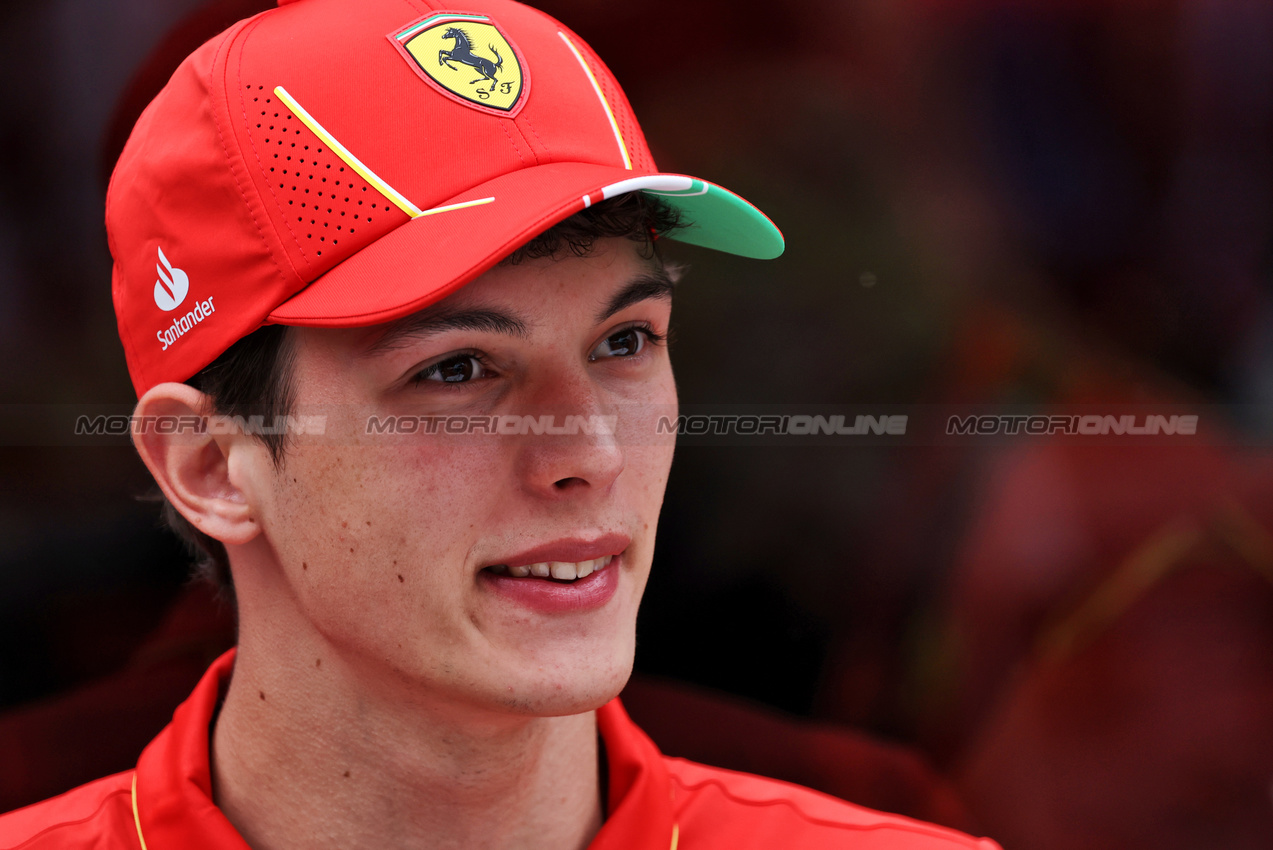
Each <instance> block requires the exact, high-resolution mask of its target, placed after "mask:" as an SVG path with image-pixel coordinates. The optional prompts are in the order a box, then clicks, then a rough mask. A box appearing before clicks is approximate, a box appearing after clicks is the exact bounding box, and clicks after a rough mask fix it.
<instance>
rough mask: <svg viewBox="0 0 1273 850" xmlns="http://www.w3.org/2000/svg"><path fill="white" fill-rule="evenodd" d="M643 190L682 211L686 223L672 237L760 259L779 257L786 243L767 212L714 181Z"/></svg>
mask: <svg viewBox="0 0 1273 850" xmlns="http://www.w3.org/2000/svg"><path fill="white" fill-rule="evenodd" d="M643 191H644V192H645V193H646V194H647V195H650V196H652V197H655V198H658V199H659V200H661V201H664V202H666V203H667V204H669V205H670V206H673V207H675V208H676V209H677V210H679V211H680V213H681V223H682V224H683V225H685V226H683V227H680V228H677V229H676V230H674V231H672V232H671V233H669V234H667V238H668V239H673V240H675V241H677V242H684V243H686V244H688V245H700V246H702V247H704V248H713V249H715V250H717V251H725V252H726V253H729V254H737V255H738V256H740V257H750V258H752V259H756V260H772V259H774V258H775V257H779V256H781V255H782V252H783V248H784V247H785V246H786V242H785V240H784V239H783V238H782V232H781V231H779V230H778V228H777V227H776V226H774V223H773V222H772V221H770V220H769V218H768V217H767V216H766V215H765V214H764V213H762V212H761V211H760V210H758V209H756V208H755V207H754V206H752V205H751V204H750V203H748V202H747V201H745V200H743V199H742V198H740V197H739V196H737V195H735V194H734V193H733V192H731V191H729V190H728V189H723V188H721V187H720V186H717V185H715V184H713V183H708V182H706V181H704V180H695V181H694V185H693V186H692V187H690V188H689V189H686V190H684V191H659V190H653V189H645V190H643Z"/></svg>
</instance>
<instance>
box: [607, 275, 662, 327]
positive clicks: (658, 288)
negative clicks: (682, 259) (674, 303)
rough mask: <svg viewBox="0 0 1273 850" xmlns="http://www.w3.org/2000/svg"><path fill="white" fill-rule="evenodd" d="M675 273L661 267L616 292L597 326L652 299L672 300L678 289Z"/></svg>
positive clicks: (635, 279) (608, 302)
mask: <svg viewBox="0 0 1273 850" xmlns="http://www.w3.org/2000/svg"><path fill="white" fill-rule="evenodd" d="M674 273H675V272H674V271H669V270H668V269H666V268H664V267H662V266H660V267H659V268H657V269H652V270H650V271H649V272H647V273H646V274H643V275H641V276H640V277H637V278H633V279H632V280H631V281H630V282H629V283H628V285H627V286H625V287H623V289H620V290H619V291H618V292H616V293H615V294H614V295H613V296H612V297H611V298H610V300H609V301H607V302H606V306H605V307H603V308H601V312H599V313H597V324H601V323H602V322H604V321H605V320H606V319H608V318H610V317H611V316H613V315H614V314H615V313H617V312H619V311H620V310H623V309H626V308H628V307H631V306H632V305H633V304H637V303H640V302H641V301H645V300H648V299H650V298H662V299H666V300H671V298H672V292H673V291H675V289H676V280H675V278H674V277H673V274H674Z"/></svg>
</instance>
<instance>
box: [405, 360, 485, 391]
mask: <svg viewBox="0 0 1273 850" xmlns="http://www.w3.org/2000/svg"><path fill="white" fill-rule="evenodd" d="M485 376H486V367H485V366H483V365H482V361H481V360H480V359H479V358H478V357H477V356H476V355H473V354H457V355H456V356H454V357H448V358H447V359H446V360H442V361H439V362H437V363H434V364H433V365H432V366H426V367H425V368H424V369H421V370H420V372H419V373H418V374H417V375H416V376H415V381H416V382H421V381H439V382H442V383H447V384H462V383H465V382H466V381H472V380H476V379H477V378H482V377H485Z"/></svg>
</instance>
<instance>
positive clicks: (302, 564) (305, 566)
mask: <svg viewBox="0 0 1273 850" xmlns="http://www.w3.org/2000/svg"><path fill="white" fill-rule="evenodd" d="M301 569H302V570H308V569H309V564H307V563H305V562H304V561H301Z"/></svg>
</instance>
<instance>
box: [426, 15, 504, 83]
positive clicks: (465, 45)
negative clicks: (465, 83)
mask: <svg viewBox="0 0 1273 850" xmlns="http://www.w3.org/2000/svg"><path fill="white" fill-rule="evenodd" d="M442 37H443V38H452V39H455V46H454V47H452V48H451V49H450V50H439V51H438V64H439V65H445V66H447V67H448V68H450V69H451V70H452V71H455V70H458V69H457V68H456V67H455V66H454V65H452V64H451V63H452V62H462V63H464V64H465V65H472V66H473V67H474V68H476V69H477V72H478V73H479V74H481V75H482V76H480V77H478V78H477V79H476V80H472V81H470V82H469V85H473V83H480V82H482V80H490V81H491V88H490V90H491V91H495V86H496V84H497V83H498V80H496V79H495V75H496V74H498V73H499V72H500V70H501V69H502V68H503V67H504V57H503V56H500V55H499V51H498V50H496V49H495V45H493V44H488V45H487V47H489V48H490V51H491V52H492V53H494V54H495V58H496V59H497V60H498V61H496V62H492V61H491V60H489V59H486V58H483V57H481V56H477V55H474V53H473V41H472V40H471V39H470V38H469V36H468V33H466V32H465V31H464V30H462V29H460V28H459V27H450V28H448V29H447V31H446V32H444V33H442Z"/></svg>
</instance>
